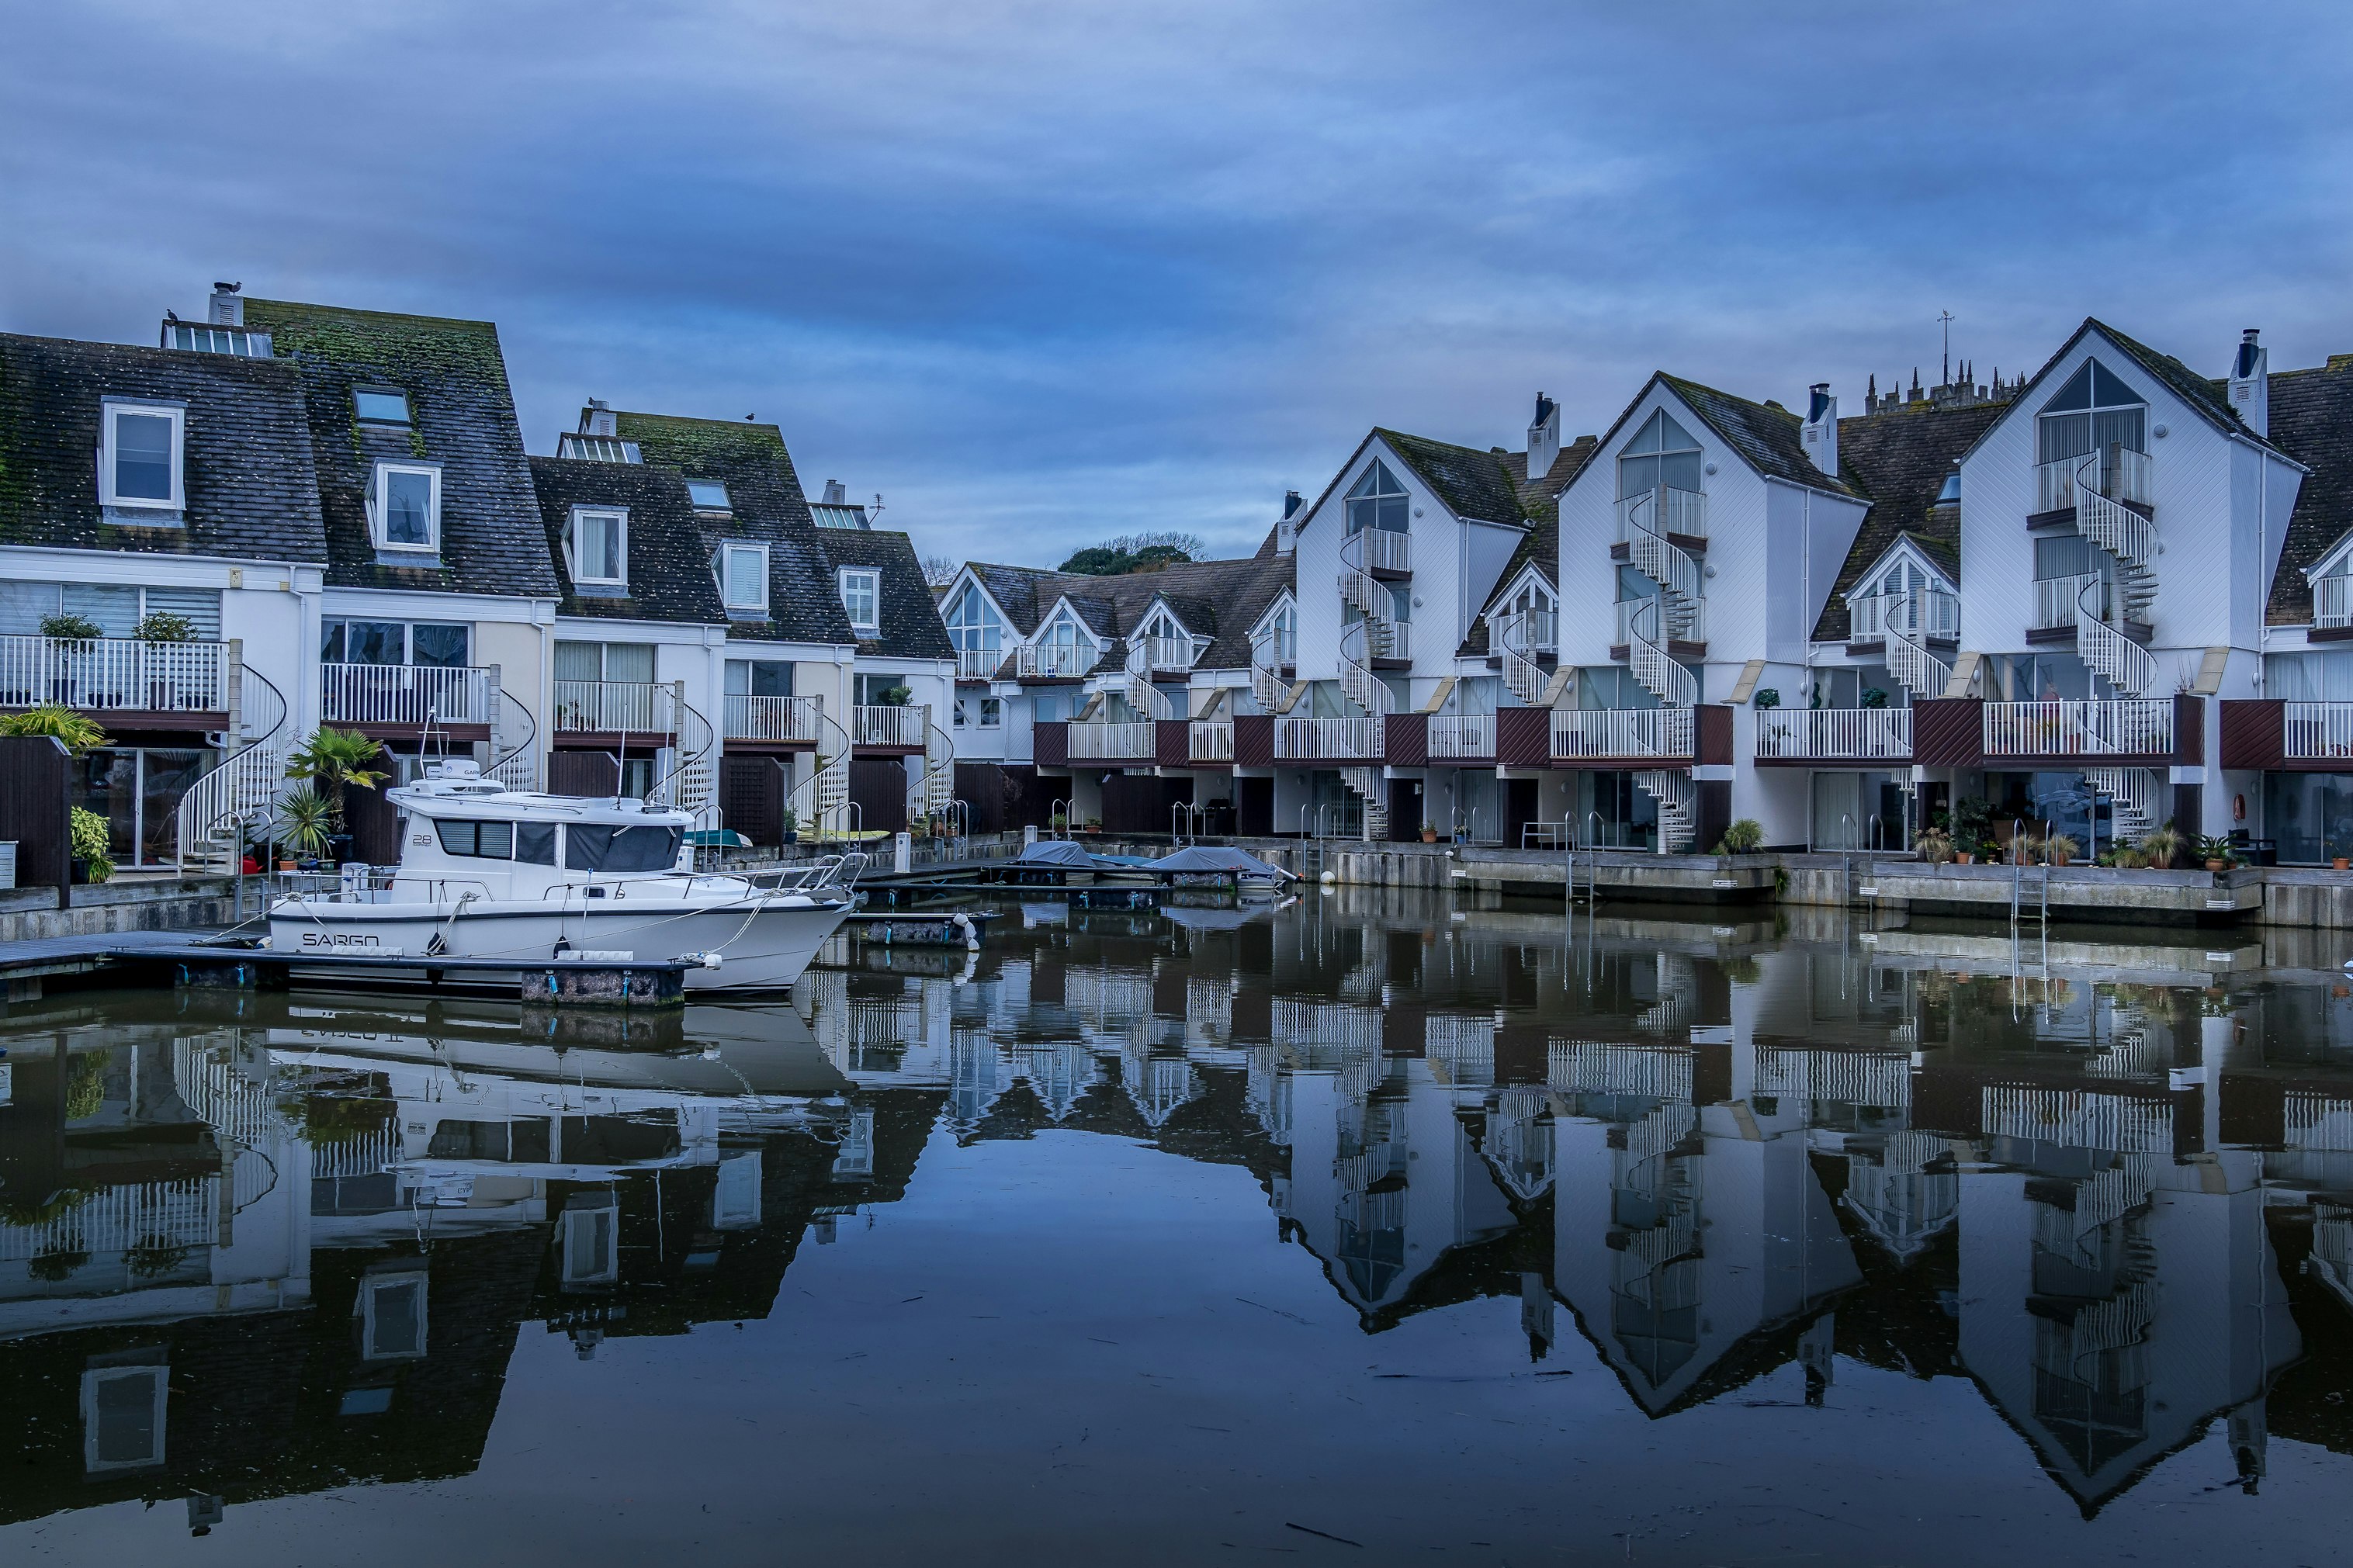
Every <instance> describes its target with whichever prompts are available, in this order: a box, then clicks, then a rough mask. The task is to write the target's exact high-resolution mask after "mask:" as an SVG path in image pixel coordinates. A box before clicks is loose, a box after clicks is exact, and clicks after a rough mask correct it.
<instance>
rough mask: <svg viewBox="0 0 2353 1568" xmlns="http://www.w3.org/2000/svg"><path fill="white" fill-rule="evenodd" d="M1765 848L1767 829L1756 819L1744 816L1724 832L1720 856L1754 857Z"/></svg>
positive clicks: (1719, 850)
mask: <svg viewBox="0 0 2353 1568" xmlns="http://www.w3.org/2000/svg"><path fill="white" fill-rule="evenodd" d="M1763 847H1765V827H1764V825H1763V824H1762V823H1760V822H1758V821H1757V819H1756V818H1755V817H1751V816H1744V817H1742V818H1741V819H1740V820H1739V821H1737V822H1736V823H1734V824H1733V825H1732V826H1729V827H1727V828H1725V830H1724V837H1723V838H1722V839H1721V840H1720V841H1718V843H1717V844H1716V847H1715V852H1716V853H1717V854H1718V855H1754V854H1756V853H1757V850H1759V849H1761V848H1763Z"/></svg>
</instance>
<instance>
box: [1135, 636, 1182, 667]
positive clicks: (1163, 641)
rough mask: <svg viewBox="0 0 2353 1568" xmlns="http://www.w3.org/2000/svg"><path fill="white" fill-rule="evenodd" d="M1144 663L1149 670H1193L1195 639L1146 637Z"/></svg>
mask: <svg viewBox="0 0 2353 1568" xmlns="http://www.w3.org/2000/svg"><path fill="white" fill-rule="evenodd" d="M1144 662H1145V668H1147V669H1155V670H1156V669H1190V668H1193V639H1192V638H1191V637H1145V639H1144Z"/></svg>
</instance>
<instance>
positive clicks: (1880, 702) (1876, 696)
mask: <svg viewBox="0 0 2353 1568" xmlns="http://www.w3.org/2000/svg"><path fill="white" fill-rule="evenodd" d="M1862 705H1863V706H1864V707H1865V708H1873V709H1878V708H1884V707H1886V706H1887V693H1886V692H1885V691H1883V690H1882V689H1879V688H1878V687H1876V686H1866V687H1864V688H1863V689H1862Z"/></svg>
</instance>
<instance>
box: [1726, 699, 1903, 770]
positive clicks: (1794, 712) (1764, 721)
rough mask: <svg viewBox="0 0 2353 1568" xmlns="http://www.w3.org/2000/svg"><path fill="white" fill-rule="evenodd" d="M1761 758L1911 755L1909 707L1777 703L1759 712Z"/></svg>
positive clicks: (1866, 757) (1758, 735)
mask: <svg viewBox="0 0 2353 1568" xmlns="http://www.w3.org/2000/svg"><path fill="white" fill-rule="evenodd" d="M1911 754H1912V710H1910V709H1909V708H1789V709H1782V708H1774V709H1767V710H1766V711H1764V712H1761V713H1759V714H1757V755H1758V756H1759V757H1820V758H1852V759H1857V760H1871V759H1875V758H1896V757H1908V756H1910V755H1911Z"/></svg>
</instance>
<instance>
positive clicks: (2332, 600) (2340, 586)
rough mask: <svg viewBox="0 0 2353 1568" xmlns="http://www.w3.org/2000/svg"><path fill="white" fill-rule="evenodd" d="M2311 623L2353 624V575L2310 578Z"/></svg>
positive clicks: (2326, 624) (2329, 624)
mask: <svg viewBox="0 0 2353 1568" xmlns="http://www.w3.org/2000/svg"><path fill="white" fill-rule="evenodd" d="M2312 624H2313V625H2314V626H2353V577H2315V578H2314V579H2313V580H2312Z"/></svg>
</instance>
